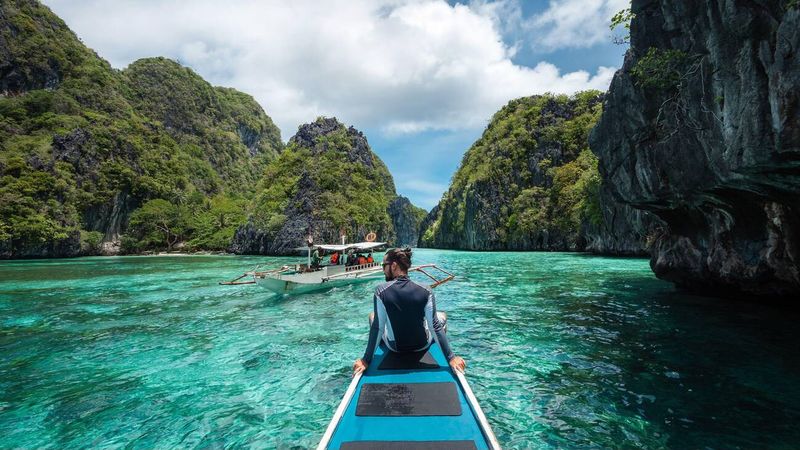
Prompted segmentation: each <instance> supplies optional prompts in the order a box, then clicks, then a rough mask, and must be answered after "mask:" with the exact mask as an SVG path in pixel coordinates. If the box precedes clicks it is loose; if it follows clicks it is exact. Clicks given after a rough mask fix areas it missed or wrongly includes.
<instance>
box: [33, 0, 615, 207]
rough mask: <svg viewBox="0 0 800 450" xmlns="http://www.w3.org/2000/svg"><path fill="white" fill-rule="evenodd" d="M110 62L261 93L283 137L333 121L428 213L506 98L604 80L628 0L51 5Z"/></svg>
mask: <svg viewBox="0 0 800 450" xmlns="http://www.w3.org/2000/svg"><path fill="white" fill-rule="evenodd" d="M45 4H47V5H48V6H50V7H51V8H52V9H53V11H54V12H55V13H56V14H58V15H59V16H61V17H62V18H63V19H64V20H65V22H66V23H67V24H68V25H69V26H70V27H71V28H72V29H73V30H74V31H75V32H76V34H78V36H79V37H80V38H81V39H82V40H83V42H84V43H85V44H87V45H88V46H89V47H91V48H93V49H94V50H96V51H97V52H98V54H99V55H100V56H101V57H103V58H105V59H107V60H108V61H109V62H110V63H111V64H112V65H113V66H114V67H116V68H120V69H121V68H124V67H126V66H127V65H128V64H130V63H131V62H133V61H135V60H136V59H139V58H142V57H150V56H165V57H169V58H173V59H175V60H178V61H179V62H180V63H182V64H184V65H187V66H189V67H191V68H192V69H194V70H195V71H196V72H197V73H199V74H200V75H201V76H203V77H204V78H205V79H207V80H209V81H210V82H211V83H212V84H215V85H219V86H229V87H234V88H237V89H239V90H241V91H243V92H246V93H248V94H251V95H253V97H255V99H256V100H257V101H258V102H259V103H260V104H261V105H262V107H263V108H264V110H265V111H266V112H267V114H269V115H270V116H271V117H272V118H273V120H274V121H275V122H276V124H277V125H278V126H279V127H280V128H281V133H282V136H283V139H284V140H288V139H289V137H291V135H293V134H294V132H295V131H296V130H297V126H299V125H300V124H302V123H306V122H310V121H313V120H314V119H315V118H316V117H318V116H329V117H330V116H335V117H337V118H338V119H339V120H341V121H342V122H344V123H346V124H347V125H353V126H355V127H356V128H358V129H360V130H362V131H363V132H364V133H365V134H366V136H367V139H368V140H369V142H370V145H371V146H372V149H373V150H374V151H375V152H376V153H377V154H378V155H379V156H380V157H381V159H383V161H384V162H385V163H386V164H387V166H388V167H389V170H390V171H391V172H392V174H393V175H394V178H395V184H396V185H397V190H398V193H400V194H401V195H405V196H407V197H409V198H410V199H411V201H412V202H413V203H414V204H416V205H418V206H421V207H423V208H426V209H430V208H432V207H433V206H434V205H435V204H436V203H437V202H438V200H439V199H440V198H441V195H442V194H443V193H444V191H445V190H446V188H447V186H448V184H449V181H450V178H451V177H452V175H453V173H454V172H455V170H456V169H457V168H458V165H459V163H460V162H461V158H462V156H463V154H464V152H465V151H466V150H467V149H468V148H469V147H470V145H471V144H472V143H473V142H474V141H475V140H476V139H477V138H478V137H479V136H480V134H481V133H482V132H483V129H484V128H485V126H486V124H487V123H488V121H489V119H490V118H491V116H492V115H493V114H494V113H495V112H496V111H497V110H498V109H499V108H500V107H502V106H503V105H504V104H506V103H507V102H508V101H509V100H512V99H514V98H517V97H521V96H526V95H534V94H540V93H544V92H558V93H572V92H576V91H579V90H584V89H590V88H591V89H601V90H604V89H606V88H607V86H608V84H609V82H610V80H611V77H612V76H613V72H614V70H616V68H618V67H619V66H620V65H621V64H622V57H623V54H624V51H625V50H626V49H625V48H624V47H623V46H618V45H615V44H613V43H612V33H611V31H610V30H609V29H608V23H609V21H610V18H611V16H612V15H613V14H614V13H615V12H616V11H618V10H620V9H622V8H624V7H626V6H627V4H628V0H533V1H530V0H529V1H523V0H496V1H490V0H472V1H467V2H454V1H450V2H445V1H444V0H328V1H316V0H294V1H292V2H283V1H277V0H275V1H269V0H231V1H227V2H218V1H214V0H193V1H189V0H117V1H115V2H107V1H104V0H84V1H80V2H76V1H73V0H45Z"/></svg>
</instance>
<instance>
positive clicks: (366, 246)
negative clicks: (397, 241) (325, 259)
mask: <svg viewBox="0 0 800 450" xmlns="http://www.w3.org/2000/svg"><path fill="white" fill-rule="evenodd" d="M385 245H386V242H356V243H355V244H345V245H337V244H318V245H315V246H314V247H316V248H321V249H323V250H326V251H331V252H342V251H345V250H351V249H352V250H363V251H367V250H374V249H376V248H379V247H383V246H385Z"/></svg>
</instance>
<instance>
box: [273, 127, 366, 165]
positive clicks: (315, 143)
mask: <svg viewBox="0 0 800 450" xmlns="http://www.w3.org/2000/svg"><path fill="white" fill-rule="evenodd" d="M328 137H330V138H335V137H338V138H342V140H341V141H340V140H333V139H325V138H328ZM289 144H296V145H298V146H300V147H305V148H308V149H310V150H311V153H312V154H314V155H317V154H319V153H322V152H325V151H328V150H331V149H337V150H340V151H342V150H344V151H346V152H347V158H348V160H349V161H350V162H358V163H361V164H363V165H365V166H367V167H373V166H374V161H373V157H372V150H371V149H370V146H369V143H368V142H367V137H366V136H364V133H362V132H361V131H359V130H357V129H355V128H354V127H353V126H350V127H346V126H345V125H344V124H343V123H341V122H339V121H338V120H337V119H336V118H335V117H319V118H317V120H315V121H314V122H311V123H307V124H303V125H300V126H299V127H298V129H297V134H295V135H294V136H292V138H291V139H289ZM341 144H345V145H341ZM347 147H349V148H347Z"/></svg>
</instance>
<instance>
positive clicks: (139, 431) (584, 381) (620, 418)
mask: <svg viewBox="0 0 800 450" xmlns="http://www.w3.org/2000/svg"><path fill="white" fill-rule="evenodd" d="M415 255H416V256H415V257H416V258H417V261H416V262H419V263H425V262H436V263H439V264H442V265H443V266H445V267H447V268H449V269H451V270H452V271H454V272H455V273H457V274H458V278H457V279H456V281H454V282H452V283H448V284H446V285H444V286H442V287H440V288H438V289H437V299H438V305H439V308H440V309H443V310H447V311H448V313H449V318H450V319H449V323H450V325H449V334H450V336H451V343H452V345H453V347H454V349H455V350H456V352H458V353H459V354H461V355H463V356H464V357H465V358H466V359H467V361H468V377H469V379H470V382H471V384H472V385H473V389H474V390H475V392H476V394H477V396H478V397H479V398H480V399H481V403H482V405H483V407H484V410H485V411H486V413H487V416H488V417H489V420H490V422H491V423H492V425H493V427H494V429H495V432H496V433H497V435H498V437H499V438H500V440H501V442H502V443H503V445H504V448H508V449H550V448H603V449H605V448H625V449H627V448H681V449H682V448H792V447H794V446H796V444H797V442H800V431H798V428H797V427H795V426H794V424H795V423H796V422H797V421H798V419H800V408H798V407H797V406H796V405H800V392H799V389H800V387H799V386H800V355H798V353H797V352H796V349H795V348H794V346H793V342H794V328H795V323H796V322H797V319H798V317H797V314H795V313H791V312H786V311H778V310H772V309H769V308H765V307H760V306H758V305H748V304H738V303H730V302H724V301H720V300H714V299H706V298H701V297H691V296H685V295H682V294H679V293H676V292H674V291H673V289H672V288H671V287H670V285H668V284H666V283H663V282H660V281H658V280H655V279H654V278H653V277H652V275H651V273H650V271H649V268H648V265H647V261H644V260H638V259H621V258H598V257H589V256H586V255H575V254H560V253H463V252H451V251H430V250H420V251H417V252H415ZM286 261H288V260H287V259H281V258H256V257H210V256H208V257H181V258H177V257H128V258H125V257H123V258H82V259H78V260H41V261H11V262H3V263H0V280H2V284H0V354H1V355H2V359H0V448H96V447H104V448H106V447H108V448H118V447H132V448H282V449H290V448H309V447H313V446H314V445H315V444H316V442H317V441H318V439H319V437H320V436H321V434H322V432H323V431H324V428H325V426H326V425H327V422H328V420H329V418H330V416H331V414H332V413H333V410H334V409H335V407H336V405H337V404H338V401H339V399H340V398H341V396H342V394H343V393H344V391H345V389H346V387H347V383H348V380H349V373H350V368H349V367H350V364H351V362H352V360H353V359H355V358H356V357H358V356H359V355H360V354H361V353H362V352H363V348H364V346H365V343H366V336H367V327H366V315H367V313H368V312H369V311H370V309H371V307H372V303H371V289H372V288H371V286H369V285H357V286H350V287H344V288H337V289H333V290H331V291H328V292H323V293H318V294H310V295H305V296H299V297H280V296H271V295H269V294H267V293H266V292H265V291H263V290H260V289H259V288H258V287H254V286H239V287H231V286H218V285H216V282H217V281H219V280H220V279H222V278H226V277H232V276H235V275H236V274H238V273H240V272H241V271H245V270H247V269H249V268H251V267H252V266H254V265H256V264H260V263H267V264H273V265H274V264H282V263H284V262H286Z"/></svg>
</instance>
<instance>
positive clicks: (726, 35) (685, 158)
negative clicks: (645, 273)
mask: <svg viewBox="0 0 800 450" xmlns="http://www.w3.org/2000/svg"><path fill="white" fill-rule="evenodd" d="M789 4H790V2H787V1H782V0H781V1H778V0H773V1H766V0H761V1H731V0H713V1H712V0H709V1H705V2H686V1H683V0H680V1H678V0H662V1H659V2H655V1H651V0H634V1H633V3H632V8H633V12H634V13H635V14H636V18H635V19H634V20H633V23H632V26H631V49H630V51H629V52H628V54H627V56H626V59H625V63H624V66H623V68H622V69H621V70H620V71H619V72H618V73H617V74H616V76H615V77H614V80H613V82H612V84H611V88H610V91H609V93H608V96H607V98H606V104H605V108H604V114H603V116H602V119H601V121H600V122H599V124H598V125H597V127H596V128H595V130H594V132H593V134H592V136H591V139H590V143H591V147H592V150H593V151H594V152H595V153H596V154H597V155H598V156H599V158H600V171H601V174H602V176H603V177H604V179H605V180H606V181H607V183H606V184H605V185H604V189H606V190H607V194H608V195H611V196H613V197H614V198H617V199H619V200H620V201H622V202H623V203H625V204H626V205H629V206H631V207H633V208H636V209H639V210H644V211H650V212H652V213H653V214H655V215H656V216H658V217H659V219H660V220H662V221H663V229H662V230H661V231H660V232H659V233H655V234H654V236H653V246H652V250H653V254H652V259H651V267H652V268H653V271H654V272H655V274H656V275H657V276H658V277H660V278H663V279H666V280H670V281H673V282H674V283H676V284H677V285H679V286H681V287H685V288H689V289H694V290H713V291H714V292H716V293H718V294H722V293H728V294H733V295H738V296H748V295H763V296H795V295H797V294H800V270H798V261H799V260H800V241H798V237H799V236H798V233H800V196H798V194H799V193H800V60H799V59H798V54H797V50H798V48H800V11H799V10H798V6H796V5H795V6H793V7H791V8H788V7H787V5H789ZM651 48H654V49H658V50H657V52H661V53H660V54H661V55H664V54H665V53H664V52H667V51H674V52H675V53H673V54H675V55H679V56H680V57H679V58H676V61H677V63H675V61H673V63H674V64H672V65H671V66H670V67H671V69H670V70H671V71H672V73H673V74H674V75H676V76H675V78H674V80H677V82H675V81H674V80H673V81H672V82H667V83H661V85H659V83H649V84H648V83H647V80H649V79H650V78H648V77H641V76H639V77H637V76H635V75H632V70H633V71H634V72H636V69H637V68H641V67H642V64H640V61H642V60H643V59H646V58H645V57H646V55H647V53H648V51H650V50H649V49H651ZM657 54H658V53H657ZM664 84H666V86H665V85H664Z"/></svg>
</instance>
